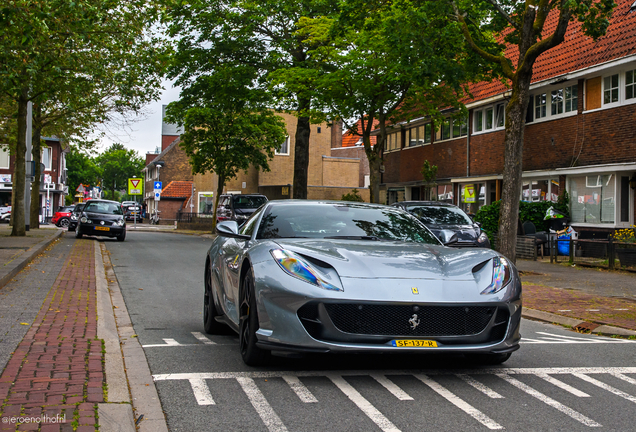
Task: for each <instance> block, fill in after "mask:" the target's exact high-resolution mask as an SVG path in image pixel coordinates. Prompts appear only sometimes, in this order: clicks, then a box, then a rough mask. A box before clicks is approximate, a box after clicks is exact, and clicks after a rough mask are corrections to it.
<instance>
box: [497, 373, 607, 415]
mask: <svg viewBox="0 0 636 432" xmlns="http://www.w3.org/2000/svg"><path fill="white" fill-rule="evenodd" d="M496 375H497V376H498V377H499V378H501V379H503V380H505V381H507V382H508V383H510V384H512V385H513V386H515V387H517V388H518V389H519V390H522V391H524V392H526V393H527V394H529V395H530V396H532V397H535V398H537V399H539V400H540V401H541V402H543V403H545V404H547V405H549V406H551V407H552V408H555V409H557V410H559V411H561V412H562V413H563V414H565V415H568V416H570V417H571V418H573V419H574V420H576V421H578V422H581V423H583V424H584V425H586V426H589V427H602V425H600V424H599V423H596V422H595V421H594V420H592V419H590V418H588V417H585V416H584V415H583V414H581V413H580V412H577V411H574V410H573V409H572V408H569V407H567V406H565V405H563V404H562V403H560V402H557V401H555V400H554V399H552V398H551V397H549V396H547V395H544V394H543V393H541V392H539V391H537V390H535V389H533V388H532V387H530V386H529V385H527V384H524V383H522V382H521V381H519V380H517V379H515V378H513V377H511V376H510V375H508V374H505V373H498V374H496Z"/></svg>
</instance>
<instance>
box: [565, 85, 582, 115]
mask: <svg viewBox="0 0 636 432" xmlns="http://www.w3.org/2000/svg"><path fill="white" fill-rule="evenodd" d="M578 93H579V88H578V86H575V85H573V86H570V87H566V88H565V112H570V111H576V110H577V109H578V105H579V97H578Z"/></svg>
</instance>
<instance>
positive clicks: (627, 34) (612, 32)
mask: <svg viewBox="0 0 636 432" xmlns="http://www.w3.org/2000/svg"><path fill="white" fill-rule="evenodd" d="M616 4H617V6H616V8H615V9H614V12H613V14H612V17H611V18H610V26H609V28H608V29H607V33H606V35H605V36H603V37H601V38H599V39H598V40H596V41H594V40H593V39H592V38H590V37H588V36H585V35H584V34H583V31H582V29H581V26H582V24H581V23H580V22H578V21H573V22H570V25H569V26H568V30H567V33H566V34H565V40H564V41H563V42H562V43H561V44H560V45H558V46H557V47H555V48H553V49H551V50H549V51H547V52H545V53H543V54H542V55H540V56H539V58H538V59H537V61H536V63H535V65H534V70H533V75H532V82H533V83H536V82H539V81H543V80H547V79H551V78H555V77H557V76H561V75H563V74H566V73H570V72H574V71H580V70H582V69H586V68H589V67H591V66H595V65H599V64H602V63H606V62H609V61H612V60H617V59H620V58H622V57H626V56H630V55H635V54H636V11H630V8H631V6H632V4H634V0H616ZM557 20H558V11H553V12H552V13H551V14H550V15H549V16H548V19H547V20H546V22H545V28H544V32H543V34H544V35H546V36H547V35H550V34H552V32H553V31H554V29H555V27H556V24H557ZM506 57H508V58H509V59H511V60H512V63H513V64H516V62H517V58H518V57H519V53H518V47H517V46H512V45H511V46H509V47H508V48H507V49H506ZM506 90H507V87H506V86H505V85H504V84H503V83H501V82H499V81H492V82H485V81H482V82H479V83H476V84H473V85H471V86H470V91H471V93H472V95H473V98H472V99H471V100H472V101H478V100H481V99H486V98H489V97H492V96H495V95H497V94H499V93H503V92H504V91H506Z"/></svg>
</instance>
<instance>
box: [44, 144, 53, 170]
mask: <svg viewBox="0 0 636 432" xmlns="http://www.w3.org/2000/svg"><path fill="white" fill-rule="evenodd" d="M52 153H53V152H52V151H51V148H50V147H45V148H43V149H42V163H43V164H44V170H45V171H50V170H51V156H52Z"/></svg>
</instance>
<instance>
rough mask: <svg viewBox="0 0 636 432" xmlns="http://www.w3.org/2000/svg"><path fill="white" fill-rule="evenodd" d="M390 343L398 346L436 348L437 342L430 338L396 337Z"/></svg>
mask: <svg viewBox="0 0 636 432" xmlns="http://www.w3.org/2000/svg"><path fill="white" fill-rule="evenodd" d="M391 345H393V346H394V347H398V348H437V342H435V341H432V340H418V339H396V340H392V341H391Z"/></svg>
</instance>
